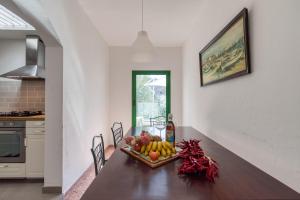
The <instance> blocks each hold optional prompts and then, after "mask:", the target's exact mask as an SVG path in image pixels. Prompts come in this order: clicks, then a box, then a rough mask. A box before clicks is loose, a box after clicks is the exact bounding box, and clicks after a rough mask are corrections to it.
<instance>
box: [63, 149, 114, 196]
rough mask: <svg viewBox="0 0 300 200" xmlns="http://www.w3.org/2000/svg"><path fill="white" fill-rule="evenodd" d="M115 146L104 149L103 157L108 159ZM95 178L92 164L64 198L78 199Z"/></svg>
mask: <svg viewBox="0 0 300 200" xmlns="http://www.w3.org/2000/svg"><path fill="white" fill-rule="evenodd" d="M114 150H115V148H114V147H113V146H109V147H107V148H106V149H105V159H108V158H109V157H110V156H111V154H112V153H113V152H114ZM94 178H95V168H94V165H92V166H91V167H90V168H89V169H88V170H87V171H86V172H85V173H84V174H83V175H82V177H81V178H80V179H79V180H78V181H77V182H76V183H75V184H74V185H73V186H72V188H71V189H70V190H69V191H68V192H67V193H66V195H65V197H64V200H79V199H80V198H81V196H82V195H83V193H84V192H85V191H86V189H87V188H88V187H89V185H90V184H91V183H92V181H93V180H94Z"/></svg>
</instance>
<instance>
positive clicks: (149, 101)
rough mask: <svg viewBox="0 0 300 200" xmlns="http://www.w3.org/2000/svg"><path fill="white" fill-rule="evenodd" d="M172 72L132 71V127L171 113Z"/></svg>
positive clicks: (148, 122)
mask: <svg viewBox="0 0 300 200" xmlns="http://www.w3.org/2000/svg"><path fill="white" fill-rule="evenodd" d="M170 99H171V98H170V71H132V126H133V127H143V126H150V118H156V117H160V116H164V117H166V118H167V115H168V114H169V113H170V106H171V105H170Z"/></svg>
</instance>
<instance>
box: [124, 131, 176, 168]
mask: <svg viewBox="0 0 300 200" xmlns="http://www.w3.org/2000/svg"><path fill="white" fill-rule="evenodd" d="M125 142H126V145H125V146H124V147H122V148H121V150H122V151H123V152H125V153H127V154H129V155H131V156H133V157H134V158H136V159H138V160H140V161H142V162H144V163H146V164H147V165H149V166H150V167H157V166H160V165H163V164H165V163H168V162H169V161H172V160H174V159H176V158H177V157H178V153H177V152H178V151H179V150H180V148H176V147H173V145H172V144H171V143H169V142H167V141H162V139H161V137H160V136H157V135H151V134H150V133H149V132H147V131H142V132H141V134H140V135H139V136H127V137H126V138H125Z"/></svg>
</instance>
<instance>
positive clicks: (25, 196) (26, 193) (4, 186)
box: [0, 146, 114, 200]
mask: <svg viewBox="0 0 300 200" xmlns="http://www.w3.org/2000/svg"><path fill="white" fill-rule="evenodd" d="M113 152H114V147H113V146H109V147H108V148H107V149H106V150H105V157H106V159H108V158H109V157H110V156H111V154H112V153H113ZM94 178H95V171H94V166H91V167H90V168H89V169H88V170H87V171H86V172H85V173H84V174H83V176H82V177H81V178H80V179H79V180H78V181H77V182H76V183H75V185H74V186H73V187H72V188H71V189H70V190H69V192H68V193H67V194H66V196H65V197H64V199H65V200H79V199H80V198H81V196H82V194H83V193H84V191H85V190H86V189H87V188H88V186H89V185H90V184H91V182H92V181H93V180H94ZM42 187H43V183H18V182H14V181H11V182H4V181H3V182H1V181H0V200H62V199H63V197H62V195H55V194H43V193H42Z"/></svg>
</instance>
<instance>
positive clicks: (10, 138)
mask: <svg viewBox="0 0 300 200" xmlns="http://www.w3.org/2000/svg"><path fill="white" fill-rule="evenodd" d="M24 140H25V129H24V128H0V163H25V144H24V143H25V141H24Z"/></svg>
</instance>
